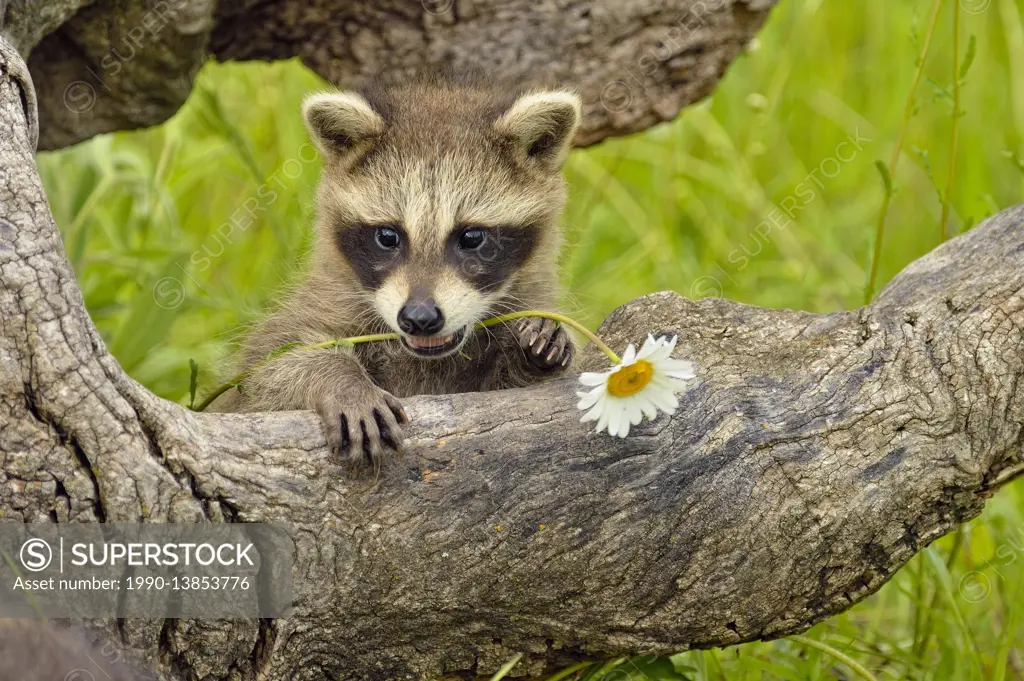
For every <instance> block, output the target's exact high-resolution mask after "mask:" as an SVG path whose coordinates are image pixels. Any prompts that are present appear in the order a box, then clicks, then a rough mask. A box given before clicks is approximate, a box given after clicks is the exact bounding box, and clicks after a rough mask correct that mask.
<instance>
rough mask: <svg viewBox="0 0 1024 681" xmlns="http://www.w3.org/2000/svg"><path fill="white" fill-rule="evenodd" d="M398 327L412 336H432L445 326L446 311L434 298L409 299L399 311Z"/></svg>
mask: <svg viewBox="0 0 1024 681" xmlns="http://www.w3.org/2000/svg"><path fill="white" fill-rule="evenodd" d="M398 328H399V329H401V330H402V331H403V332H405V333H407V334H409V335H410V336H432V335H434V334H435V333H437V332H438V331H440V330H441V329H443V328H444V313H443V312H442V311H441V308H439V307H438V306H437V303H436V302H435V301H434V299H433V298H427V299H426V300H407V301H406V302H405V305H403V306H402V309H401V310H399V311H398Z"/></svg>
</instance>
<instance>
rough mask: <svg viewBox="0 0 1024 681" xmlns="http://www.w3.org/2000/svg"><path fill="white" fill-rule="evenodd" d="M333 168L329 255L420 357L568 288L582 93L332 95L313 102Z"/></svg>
mask: <svg viewBox="0 0 1024 681" xmlns="http://www.w3.org/2000/svg"><path fill="white" fill-rule="evenodd" d="M303 113H304V115H305V118H306V122H307V125H308V127H309V129H310V131H311V133H312V136H313V138H314V140H316V142H317V144H318V145H319V147H320V149H321V151H322V152H323V154H324V157H325V160H326V165H325V171H324V180H323V182H322V184H321V188H320V195H319V206H318V208H319V210H320V217H321V246H320V247H321V250H324V251H327V252H328V254H329V257H328V258H327V260H326V261H325V262H327V263H329V264H328V266H329V267H337V273H338V277H340V278H343V279H346V280H348V282H349V283H350V284H353V285H355V286H356V287H358V288H359V289H361V291H362V293H363V297H364V299H365V301H366V302H367V303H368V305H367V307H368V308H369V310H370V311H371V314H375V315H376V316H377V317H379V319H380V320H381V321H382V322H383V323H384V324H385V325H387V326H388V327H390V328H391V329H393V330H394V331H396V332H398V333H399V334H401V336H402V340H403V345H404V346H405V348H406V350H408V351H409V352H411V353H412V354H414V355H416V356H417V357H423V358H430V357H444V356H447V355H451V354H453V353H455V352H457V351H458V350H459V349H460V348H461V347H462V345H463V344H464V343H465V342H466V340H467V338H468V337H469V335H470V334H471V333H472V332H473V327H474V325H475V324H476V323H477V322H479V321H481V320H483V319H486V318H487V317H491V316H494V315H495V314H500V313H502V312H508V311H510V310H513V309H523V305H528V304H529V300H524V298H527V297H528V296H526V295H525V293H524V291H525V290H527V289H528V288H529V287H531V286H539V287H544V288H545V289H553V288H554V284H555V282H554V278H555V274H554V272H555V270H554V263H555V259H556V257H557V253H558V249H559V246H560V234H559V229H558V216H559V214H560V213H561V210H562V208H563V206H564V203H565V189H564V182H563V180H562V178H561V172H560V171H561V166H562V164H563V163H564V160H565V157H566V156H567V154H568V151H569V148H570V146H571V143H572V137H573V134H574V133H575V131H576V128H577V126H578V125H579V121H580V102H579V99H578V97H577V96H576V95H574V94H572V93H569V92H562V91H553V92H535V93H531V94H526V95H523V96H521V97H519V98H518V99H515V100H513V101H510V102H504V103H501V102H496V101H495V100H494V96H493V95H492V94H490V93H487V92H485V91H480V90H465V89H457V88H452V89H443V88H442V89H438V88H436V87H435V88H432V89H431V88H426V87H421V88H416V87H411V86H410V87H409V88H406V89H405V90H398V91H386V92H383V93H376V94H375V95H373V96H367V97H364V96H361V95H356V94H348V93H345V94H320V95H315V96H313V97H311V98H310V99H308V100H307V101H306V103H305V104H304V107H303Z"/></svg>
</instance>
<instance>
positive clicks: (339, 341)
mask: <svg viewBox="0 0 1024 681" xmlns="http://www.w3.org/2000/svg"><path fill="white" fill-rule="evenodd" d="M524 317H544V318H546V319H553V320H555V321H556V322H558V323H560V324H565V325H566V326H569V327H572V328H573V329H576V330H577V331H579V332H580V333H582V334H583V335H584V336H586V337H587V338H588V339H590V340H591V341H592V342H593V343H594V345H596V346H597V347H598V348H599V349H600V350H601V352H603V353H604V354H605V355H607V356H608V359H610V360H611V361H612V362H613V363H615V364H618V363H619V362H621V361H622V359H621V358H620V357H619V356H618V355H616V354H615V352H614V351H612V349H611V348H609V347H608V346H607V345H605V343H604V341H602V340H601V339H600V338H598V336H597V334H596V333H594V332H593V331H591V330H590V329H588V328H587V327H585V326H583V325H582V324H580V323H579V322H577V321H576V320H575V319H570V318H569V317H566V316H565V315H562V314H558V313H557V312H545V311H543V310H522V311H520V312H509V313H508V314H503V315H498V316H497V317H494V318H492V319H487V320H485V321H482V322H480V323H479V324H477V325H476V328H477V329H484V328H487V327H488V326H495V325H497V324H501V323H504V322H508V321H511V320H513V319H522V318H524ZM399 338H401V336H400V335H399V334H397V333H375V334H371V335H368V336H353V337H351V338H335V339H333V340H329V341H324V342H323V343H314V344H312V345H298V344H296V343H291V344H289V345H283V346H281V347H279V348H278V349H276V350H274V351H273V352H272V353H270V355H269V356H268V357H267V358H266V359H265V360H263V361H262V362H260V363H258V364H256V365H254V366H252V367H250V368H249V369H247V370H245V371H243V372H242V373H240V374H238V375H237V376H235V377H234V378H232V379H231V380H230V381H228V382H227V383H225V384H223V385H221V386H220V387H218V388H217V389H216V390H214V391H213V392H212V393H210V394H209V395H208V396H207V397H206V399H204V400H203V401H202V402H200V403H199V405H198V406H196V407H195V408H194V409H193V411H205V410H206V408H207V407H209V406H210V405H211V404H213V401H214V400H216V399H217V398H218V397H220V396H221V395H223V394H224V393H226V392H227V391H229V390H231V389H232V388H234V387H235V386H237V385H239V384H240V383H242V381H244V380H245V379H246V378H248V377H249V375H250V374H252V372H254V371H256V370H257V369H259V368H261V367H263V366H264V365H265V364H266V363H267V362H269V361H271V360H272V359H274V358H276V357H280V356H281V355H283V354H285V353H287V352H292V351H294V350H297V351H308V350H328V349H330V348H353V347H355V346H356V345H359V344H360V343H374V342H376V341H386V340H398V339H399Z"/></svg>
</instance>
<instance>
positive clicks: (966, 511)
mask: <svg viewBox="0 0 1024 681" xmlns="http://www.w3.org/2000/svg"><path fill="white" fill-rule="evenodd" d="M0 46H3V47H2V48H0V320H2V321H0V324H2V326H0V419H2V421H0V471H2V472H0V512H2V519H3V520H16V521H35V522H46V521H51V520H58V521H61V522H68V521H80V522H92V521H97V520H108V521H114V520H119V521H153V522H162V521H186V522H187V521H196V522H203V521H213V522H220V521H225V520H229V521H278V522H281V521H283V522H289V523H294V524H295V525H296V526H298V527H299V528H301V532H299V535H298V539H297V545H296V550H297V559H296V560H297V563H296V571H295V579H294V582H295V614H294V617H292V618H290V619H288V620H287V621H284V620H279V621H261V622H244V621H231V622H224V621H202V622H200V621H192V620H168V621H166V622H152V621H122V622H114V621H111V622H103V623H97V626H98V627H101V628H102V629H105V630H106V631H107V632H108V633H109V634H110V635H116V636H118V637H119V638H120V640H121V641H123V642H124V643H125V644H126V645H128V646H130V647H132V648H133V649H134V650H135V651H136V652H137V654H139V655H141V656H144V657H145V658H147V659H148V661H149V663H150V664H152V665H153V666H154V667H156V668H157V669H159V670H161V671H162V672H163V673H164V674H165V675H166V678H168V679H186V678H194V675H197V676H199V677H204V678H224V679H227V678H251V677H252V675H253V674H256V673H259V674H262V676H259V678H267V679H282V678H289V679H322V678H324V677H325V676H326V677H327V678H338V679H364V678H370V679H384V678H413V679H422V678H428V677H432V676H437V675H439V674H440V673H441V672H442V671H443V672H445V673H449V674H457V675H462V676H472V675H474V674H486V673H491V672H493V671H494V670H495V669H496V668H497V667H498V666H500V665H501V664H502V663H503V662H504V661H505V660H507V659H508V658H509V657H510V656H511V655H512V654H514V653H517V652H522V653H525V657H524V659H523V662H522V663H521V664H520V666H519V667H517V668H516V670H515V674H517V675H518V674H536V673H539V672H541V671H542V670H543V669H545V668H549V667H552V666H556V665H562V664H567V663H569V662H571V661H574V660H579V659H586V658H595V657H601V656H609V655H621V654H629V653H635V652H649V653H654V652H673V651H678V650H681V649H685V648H687V647H706V646H716V645H728V644H733V643H738V642H740V641H746V640H751V639H756V638H770V637H775V636H781V635H784V634H787V633H791V632H796V631H801V630H803V629H806V628H807V627H809V626H810V625H812V624H814V623H815V622H818V621H820V620H821V619H823V618H825V617H827V616H829V615H831V614H834V613H837V612H840V611H841V610H844V609H845V608H847V607H849V606H850V605H851V604H853V603H855V602H857V601H859V600H861V599H863V598H864V597H866V596H867V595H868V594H870V593H872V592H873V591H875V590H876V589H877V588H878V587H879V586H880V585H881V584H883V583H884V582H885V581H886V580H887V579H888V578H889V577H891V576H892V574H893V573H894V572H895V571H896V570H897V569H899V567H900V566H902V565H903V564H904V563H905V562H906V561H907V560H908V559H909V558H910V557H911V556H912V555H914V553H915V552H917V551H918V550H920V549H921V548H922V547H924V546H925V545H927V544H928V543H929V542H931V541H933V540H934V539H936V538H937V537H939V536H941V535H942V534H944V533H946V532H948V531H949V530H950V529H952V528H953V527H954V526H955V525H956V524H957V523H959V522H962V521H964V520H966V519H968V518H971V517H974V516H975V515H977V513H978V512H979V511H980V510H981V508H982V505H983V503H984V501H985V499H986V498H987V497H988V495H989V494H991V493H992V491H993V490H995V489H996V488H998V487H999V486H1000V485H1002V484H1004V483H1005V482H1007V481H1008V480H1010V479H1012V478H1013V477H1015V476H1017V475H1019V474H1020V473H1021V472H1022V471H1024V381H1022V380H1021V378H1022V376H1024V206H1018V207H1016V208H1012V209H1009V210H1007V211H1005V212H1003V213H1001V214H1000V215H998V216H995V217H993V218H991V219H989V220H987V221H986V222H985V223H983V224H982V225H979V226H978V227H976V228H975V229H973V230H972V231H971V232H969V233H968V234H966V235H964V236H961V237H959V238H957V239H954V240H952V241H950V242H949V243H947V244H945V245H943V246H942V247H940V248H938V249H936V250H935V251H934V252H933V253H931V254H929V255H927V256H925V257H924V258H922V259H921V260H919V261H917V262H916V263H914V264H912V265H911V266H910V267H908V268H907V269H906V270H905V271H904V272H903V273H902V274H900V275H899V276H898V277H897V278H896V279H895V280H894V281H893V282H892V283H891V284H890V285H889V286H888V287H887V288H886V289H885V290H884V291H883V292H882V293H881V294H880V295H879V297H878V299H877V300H876V301H875V302H873V303H872V304H871V305H869V306H867V307H865V308H863V309H860V310H856V311H852V312H843V313H835V314H827V315H818V314H809V313H803V312H793V311H788V310H766V309H759V308H754V307H750V306H745V305H740V304H736V303H731V302H728V301H724V300H713V299H706V300H701V301H697V302H694V301H689V300H686V299H684V298H681V297H680V296H678V295H676V294H673V293H660V294H654V295H651V296H647V297H644V298H641V299H639V300H637V301H634V302H633V303H630V304H628V305H626V306H624V307H623V308H621V309H619V310H618V311H616V312H615V313H614V314H613V315H612V316H611V317H610V318H609V320H608V321H607V322H606V324H605V326H604V329H603V333H604V334H605V336H606V337H607V338H608V339H609V340H610V341H611V342H612V344H613V345H615V346H622V345H623V344H624V343H625V342H626V341H627V340H634V341H636V340H640V339H641V338H642V337H643V336H644V335H645V334H646V333H647V332H656V333H657V332H671V333H678V334H679V335H680V337H681V341H680V345H679V352H680V354H682V355H685V356H688V357H690V358H692V359H694V360H695V361H696V362H697V363H698V365H699V367H700V373H699V377H700V379H701V382H700V384H699V385H698V386H697V387H696V388H694V389H693V390H692V391H690V392H689V393H687V394H686V395H685V396H684V397H683V400H682V405H681V407H680V409H679V411H678V412H677V414H676V415H675V416H674V417H673V418H671V419H668V418H664V417H662V418H660V419H658V420H657V421H656V422H654V423H652V424H647V425H644V426H642V427H640V428H637V429H636V430H635V431H634V434H633V435H631V436H630V438H629V439H627V440H625V441H619V440H613V439H610V438H608V437H605V436H595V435H593V434H592V433H591V432H590V431H589V428H588V427H586V426H584V425H583V424H580V423H579V421H578V419H579V413H578V412H577V411H576V409H575V407H574V398H573V391H574V389H575V385H574V382H573V381H572V380H562V381H556V382H553V383H550V384H547V385H544V386H540V387H536V388H531V389H527V390H518V391H509V392H505V393H490V394H466V395H450V396H442V397H429V398H417V399H412V400H408V401H407V402H406V406H407V409H408V411H409V412H410V415H411V417H412V425H411V426H410V427H409V431H408V434H409V438H410V439H409V443H408V445H407V447H406V455H405V457H404V458H403V459H401V460H399V461H397V462H395V463H394V464H393V465H391V466H389V467H388V468H387V469H386V470H385V471H384V472H383V474H382V475H381V476H380V477H379V478H378V479H373V480H353V479H350V478H347V477H345V475H344V473H343V471H342V469H341V468H339V467H338V466H336V465H335V464H334V462H332V460H331V458H330V457H329V455H328V453H327V452H326V451H325V448H324V437H323V435H322V433H321V431H320V428H319V424H318V422H317V420H316V417H315V416H314V415H313V414H311V413H304V412H295V413H281V414H263V415H214V414H194V413H191V412H188V411H186V410H185V409H183V408H182V407H180V406H178V405H175V404H172V403H169V402H166V401H164V400H160V399H157V398H156V397H154V396H153V395H151V394H150V393H149V392H147V391H146V390H145V389H144V388H142V387H141V386H140V385H138V384H137V383H135V382H134V381H132V380H131V379H129V378H128V377H127V376H126V375H125V374H124V372H123V371H122V370H121V368H120V367H119V366H118V364H117V362H116V361H115V360H114V358H113V357H111V356H110V354H109V353H108V351H107V349H106V348H105V347H104V344H103V342H102V341H101V339H100V337H99V335H98V333H97V332H96V329H95V328H94V327H93V325H92V323H91V321H90V320H89V317H88V315H87V313H86V311H85V308H84V306H83V304H82V297H81V293H80V292H79V289H78V287H77V285H76V283H75V279H74V274H73V272H72V270H71V266H70V265H69V263H68V261H67V259H66V258H65V255H64V252H63V248H62V245H61V242H60V237H59V234H58V232H57V229H56V227H55V226H54V223H53V219H52V217H51V216H50V213H49V210H48V208H47V203H46V198H45V195H44V193H43V189H42V187H41V185H40V182H39V178H38V176H37V174H36V171H35V166H34V161H33V145H32V142H31V133H30V132H29V130H28V125H27V123H26V121H27V120H29V118H30V117H28V116H26V111H25V110H24V108H23V102H26V101H29V102H30V101H31V100H30V99H26V97H25V96H24V95H25V93H27V92H29V91H30V90H29V87H30V86H29V85H28V83H27V82H26V81H25V79H24V78H23V77H22V76H19V75H18V74H19V73H20V72H19V70H18V69H19V58H18V56H17V55H16V54H15V53H14V52H13V50H11V49H10V48H9V47H7V46H6V45H5V44H4V43H3V41H2V40H0ZM588 362H589V363H590V364H591V365H592V366H598V365H599V364H600V360H599V359H598V358H596V357H594V356H591V357H590V358H589V359H588ZM233 674H234V675H235V676H232V675H233Z"/></svg>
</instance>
